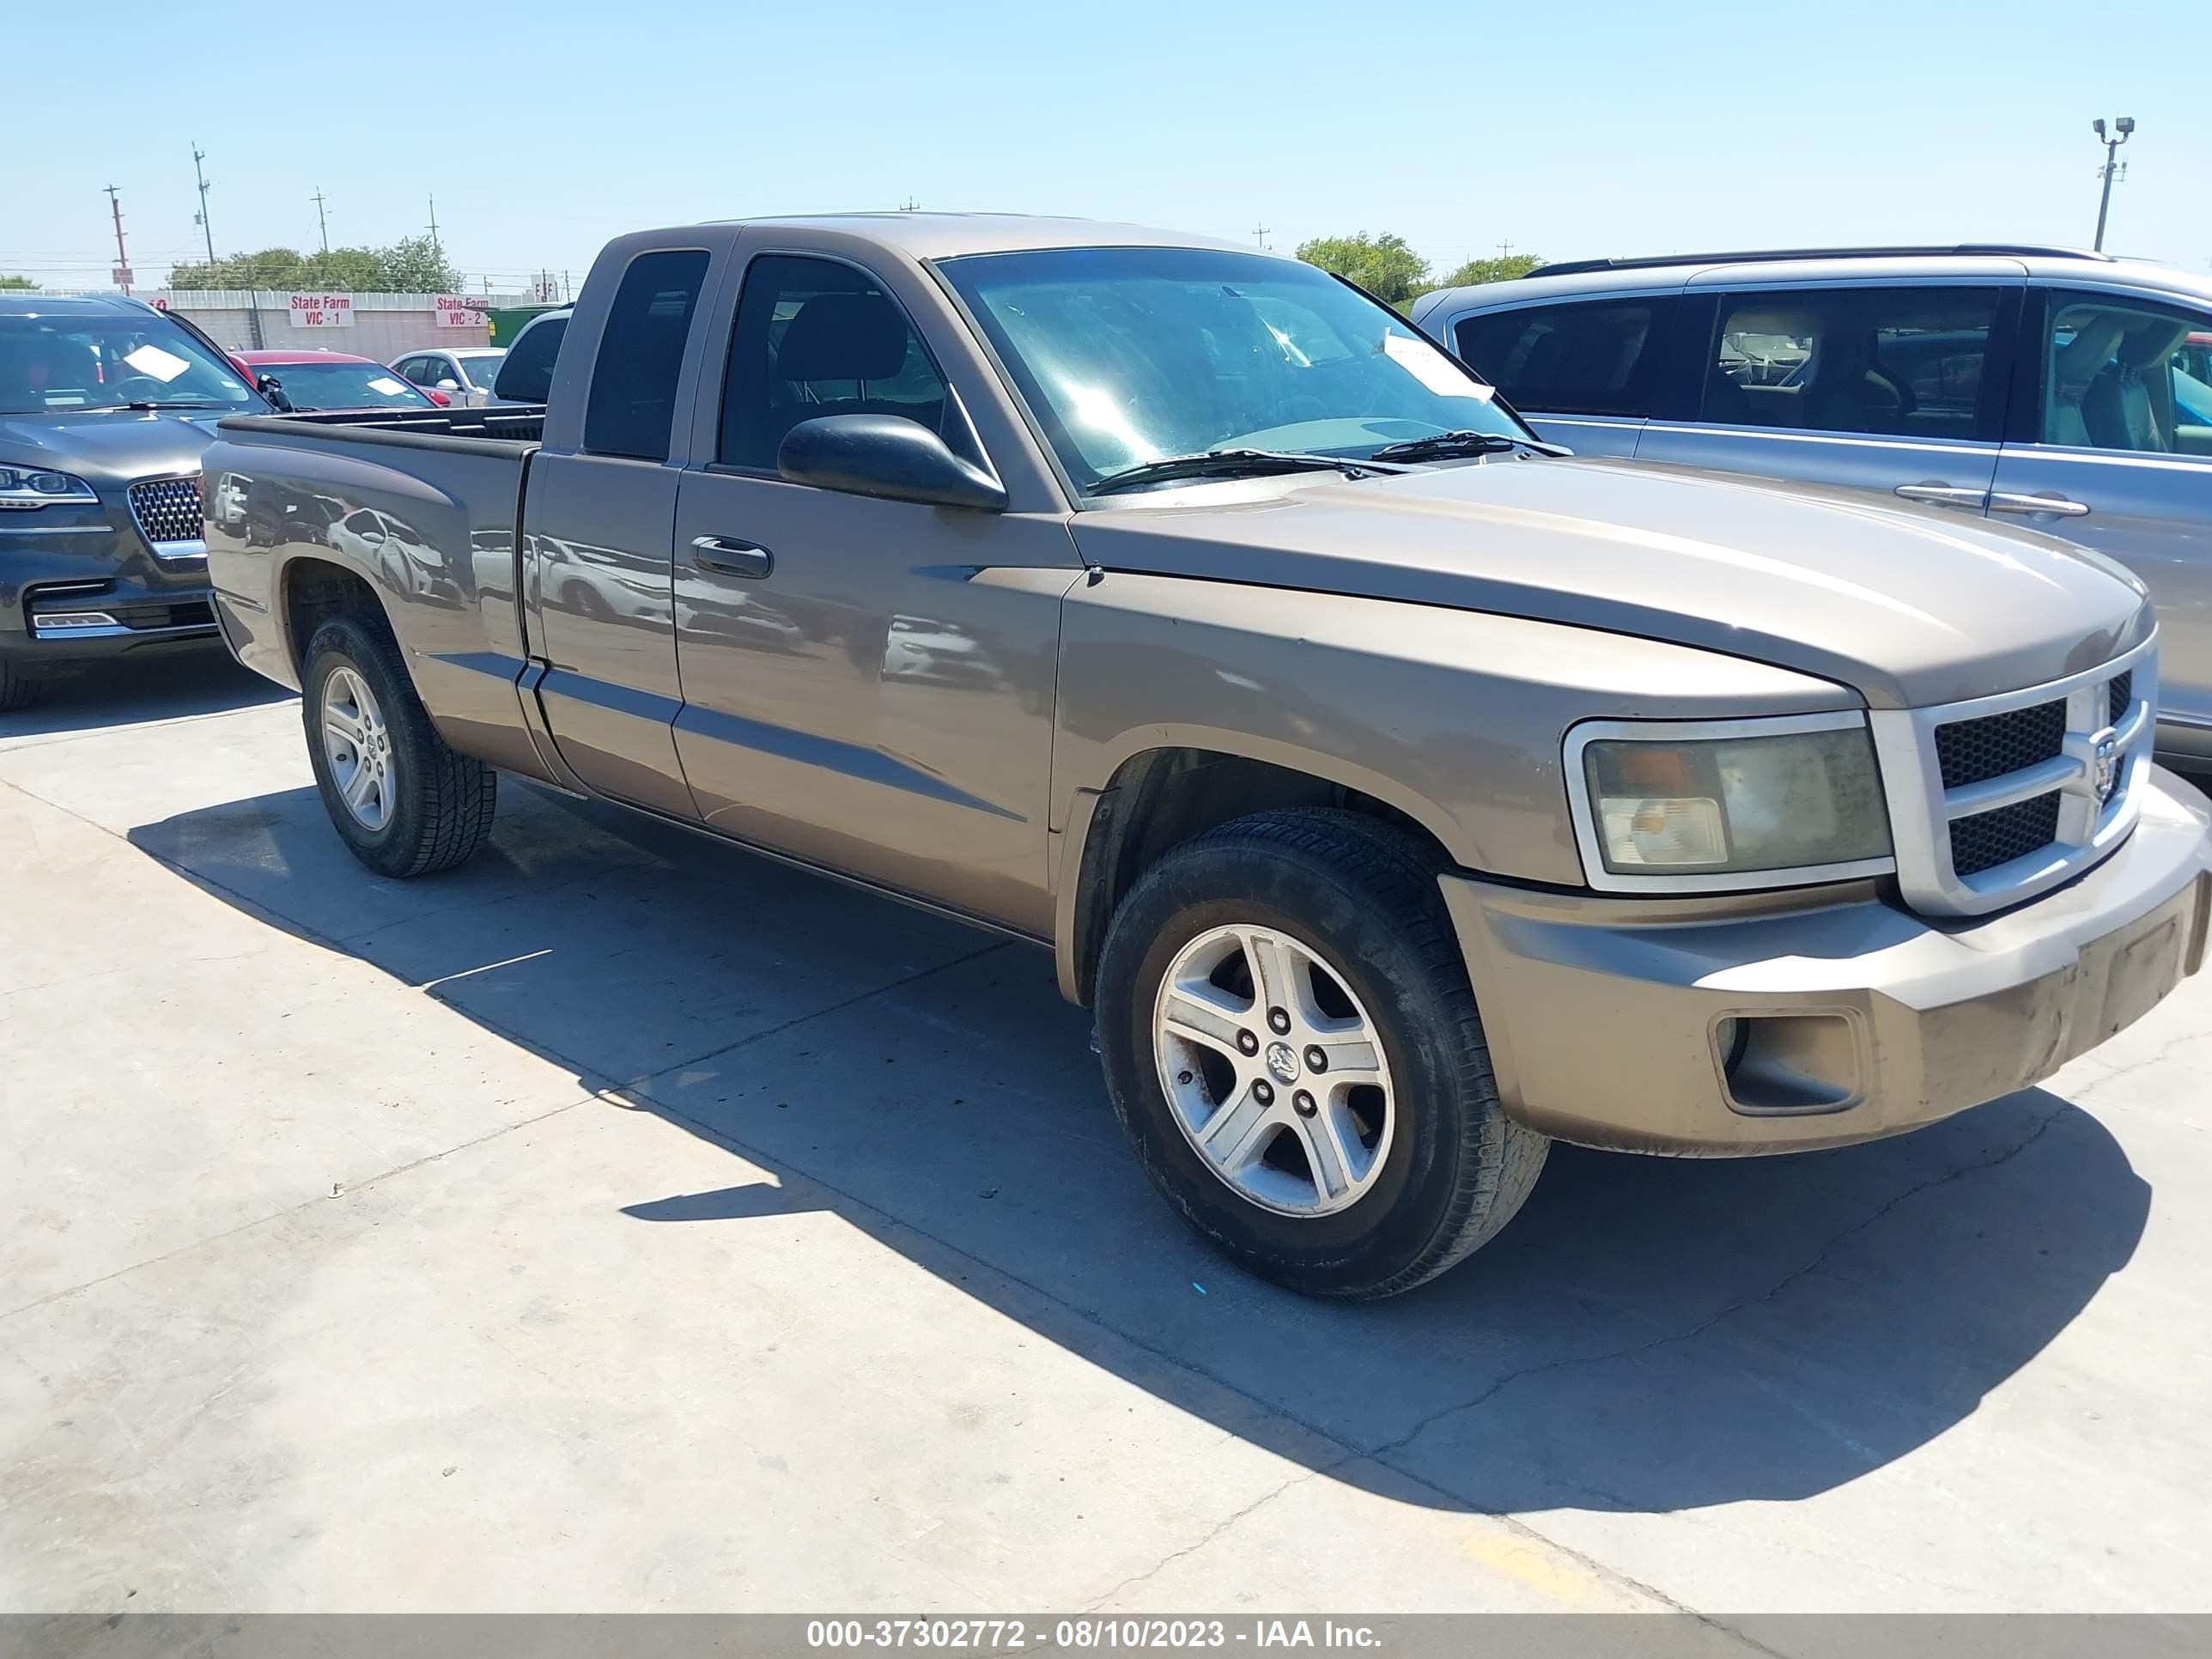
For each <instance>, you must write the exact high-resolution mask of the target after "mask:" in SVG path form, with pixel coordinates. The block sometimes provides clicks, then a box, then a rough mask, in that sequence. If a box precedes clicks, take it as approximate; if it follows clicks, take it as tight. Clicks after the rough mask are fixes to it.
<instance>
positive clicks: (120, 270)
mask: <svg viewBox="0 0 2212 1659" xmlns="http://www.w3.org/2000/svg"><path fill="white" fill-rule="evenodd" d="M107 206H108V210H109V211H111V212H112V213H113V214H114V215H115V285H116V287H118V288H119V289H122V290H123V297H124V298H125V299H126V300H127V299H129V298H130V297H131V256H130V255H129V254H128V253H125V252H124V251H123V198H122V197H120V196H118V194H117V193H116V190H115V186H114V185H108V187H107Z"/></svg>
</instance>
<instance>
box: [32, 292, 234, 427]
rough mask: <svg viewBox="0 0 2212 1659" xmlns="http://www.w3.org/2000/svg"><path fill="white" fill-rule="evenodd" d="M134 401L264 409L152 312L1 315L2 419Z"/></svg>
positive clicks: (229, 367) (226, 370)
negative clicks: (9, 416) (8, 416)
mask: <svg viewBox="0 0 2212 1659" xmlns="http://www.w3.org/2000/svg"><path fill="white" fill-rule="evenodd" d="M134 403H159V404H201V405H204V406H205V407H207V408H210V409H257V410H265V409H266V408H267V407H268V405H267V404H264V403H263V402H262V401H261V399H260V398H257V397H256V396H254V394H253V393H252V392H251V391H250V390H248V389H247V386H246V381H245V380H244V379H243V378H241V377H240V374H239V373H238V370H237V368H236V367H235V366H234V365H233V364H231V363H228V362H224V361H223V360H222V358H220V357H217V356H216V355H215V354H214V353H213V352H211V351H210V350H209V349H207V348H206V347H205V346H204V345H202V344H201V343H199V342H198V341H197V339H195V338H193V337H192V336H191V335H190V334H188V333H186V332H185V331H184V330H183V329H181V328H179V327H178V326H177V325H175V324H174V323H173V322H170V321H169V320H168V319H167V318H163V317H159V316H156V315H155V314H153V313H150V312H148V313H137V314H135V315H134V314H132V313H127V312H118V313H111V314H108V315H105V316H102V315H96V314H95V315H89V316H88V315H85V314H83V313H68V314H65V315H46V316H25V315H21V314H17V315H13V316H0V415H38V414H44V413H46V412H47V411H49V410H52V411H61V410H83V409H116V408H119V407H121V406H122V405H124V404H134Z"/></svg>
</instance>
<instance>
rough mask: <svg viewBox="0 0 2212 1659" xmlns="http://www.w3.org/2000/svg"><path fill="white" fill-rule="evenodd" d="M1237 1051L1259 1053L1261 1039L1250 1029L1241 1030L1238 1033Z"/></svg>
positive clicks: (1240, 1052) (1239, 1052)
mask: <svg viewBox="0 0 2212 1659" xmlns="http://www.w3.org/2000/svg"><path fill="white" fill-rule="evenodd" d="M1259 1052H1260V1039H1259V1038H1258V1037H1256V1036H1253V1035H1252V1033H1251V1032H1249V1031H1239V1032H1238V1033H1237V1053H1238V1054H1258V1053H1259Z"/></svg>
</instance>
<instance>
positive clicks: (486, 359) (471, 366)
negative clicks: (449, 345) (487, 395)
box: [453, 351, 507, 392]
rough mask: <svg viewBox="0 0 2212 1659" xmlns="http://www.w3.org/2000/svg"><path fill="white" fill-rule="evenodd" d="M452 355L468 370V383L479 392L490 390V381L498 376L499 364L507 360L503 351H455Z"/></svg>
mask: <svg viewBox="0 0 2212 1659" xmlns="http://www.w3.org/2000/svg"><path fill="white" fill-rule="evenodd" d="M453 356H455V357H457V358H459V360H460V365H461V367H462V368H465V369H466V370H467V371H468V374H469V384H470V385H471V386H475V387H476V388H477V390H478V391H480V392H489V391H490V390H491V383H492V382H493V381H494V380H497V379H498V378H499V366H500V364H501V363H502V362H505V361H506V360H507V354H506V353H505V352H504V351H457V352H455V353H454V354H453Z"/></svg>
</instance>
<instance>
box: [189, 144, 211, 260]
mask: <svg viewBox="0 0 2212 1659" xmlns="http://www.w3.org/2000/svg"><path fill="white" fill-rule="evenodd" d="M206 160H207V153H206V152H205V151H204V150H203V149H201V148H200V144H199V140H198V139H197V138H195V139H193V140H192V177H193V179H196V180H197V182H198V184H199V187H200V210H199V211H198V212H197V213H196V214H194V215H193V216H192V222H193V223H194V224H197V226H198V227H199V228H200V231H201V233H202V234H204V235H205V236H206V238H207V253H208V263H209V264H214V263H215V227H214V226H212V225H210V223H208V210H207V193H208V181H207V175H206V174H205V173H202V172H201V171H200V163H201V162H203V161H206Z"/></svg>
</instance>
